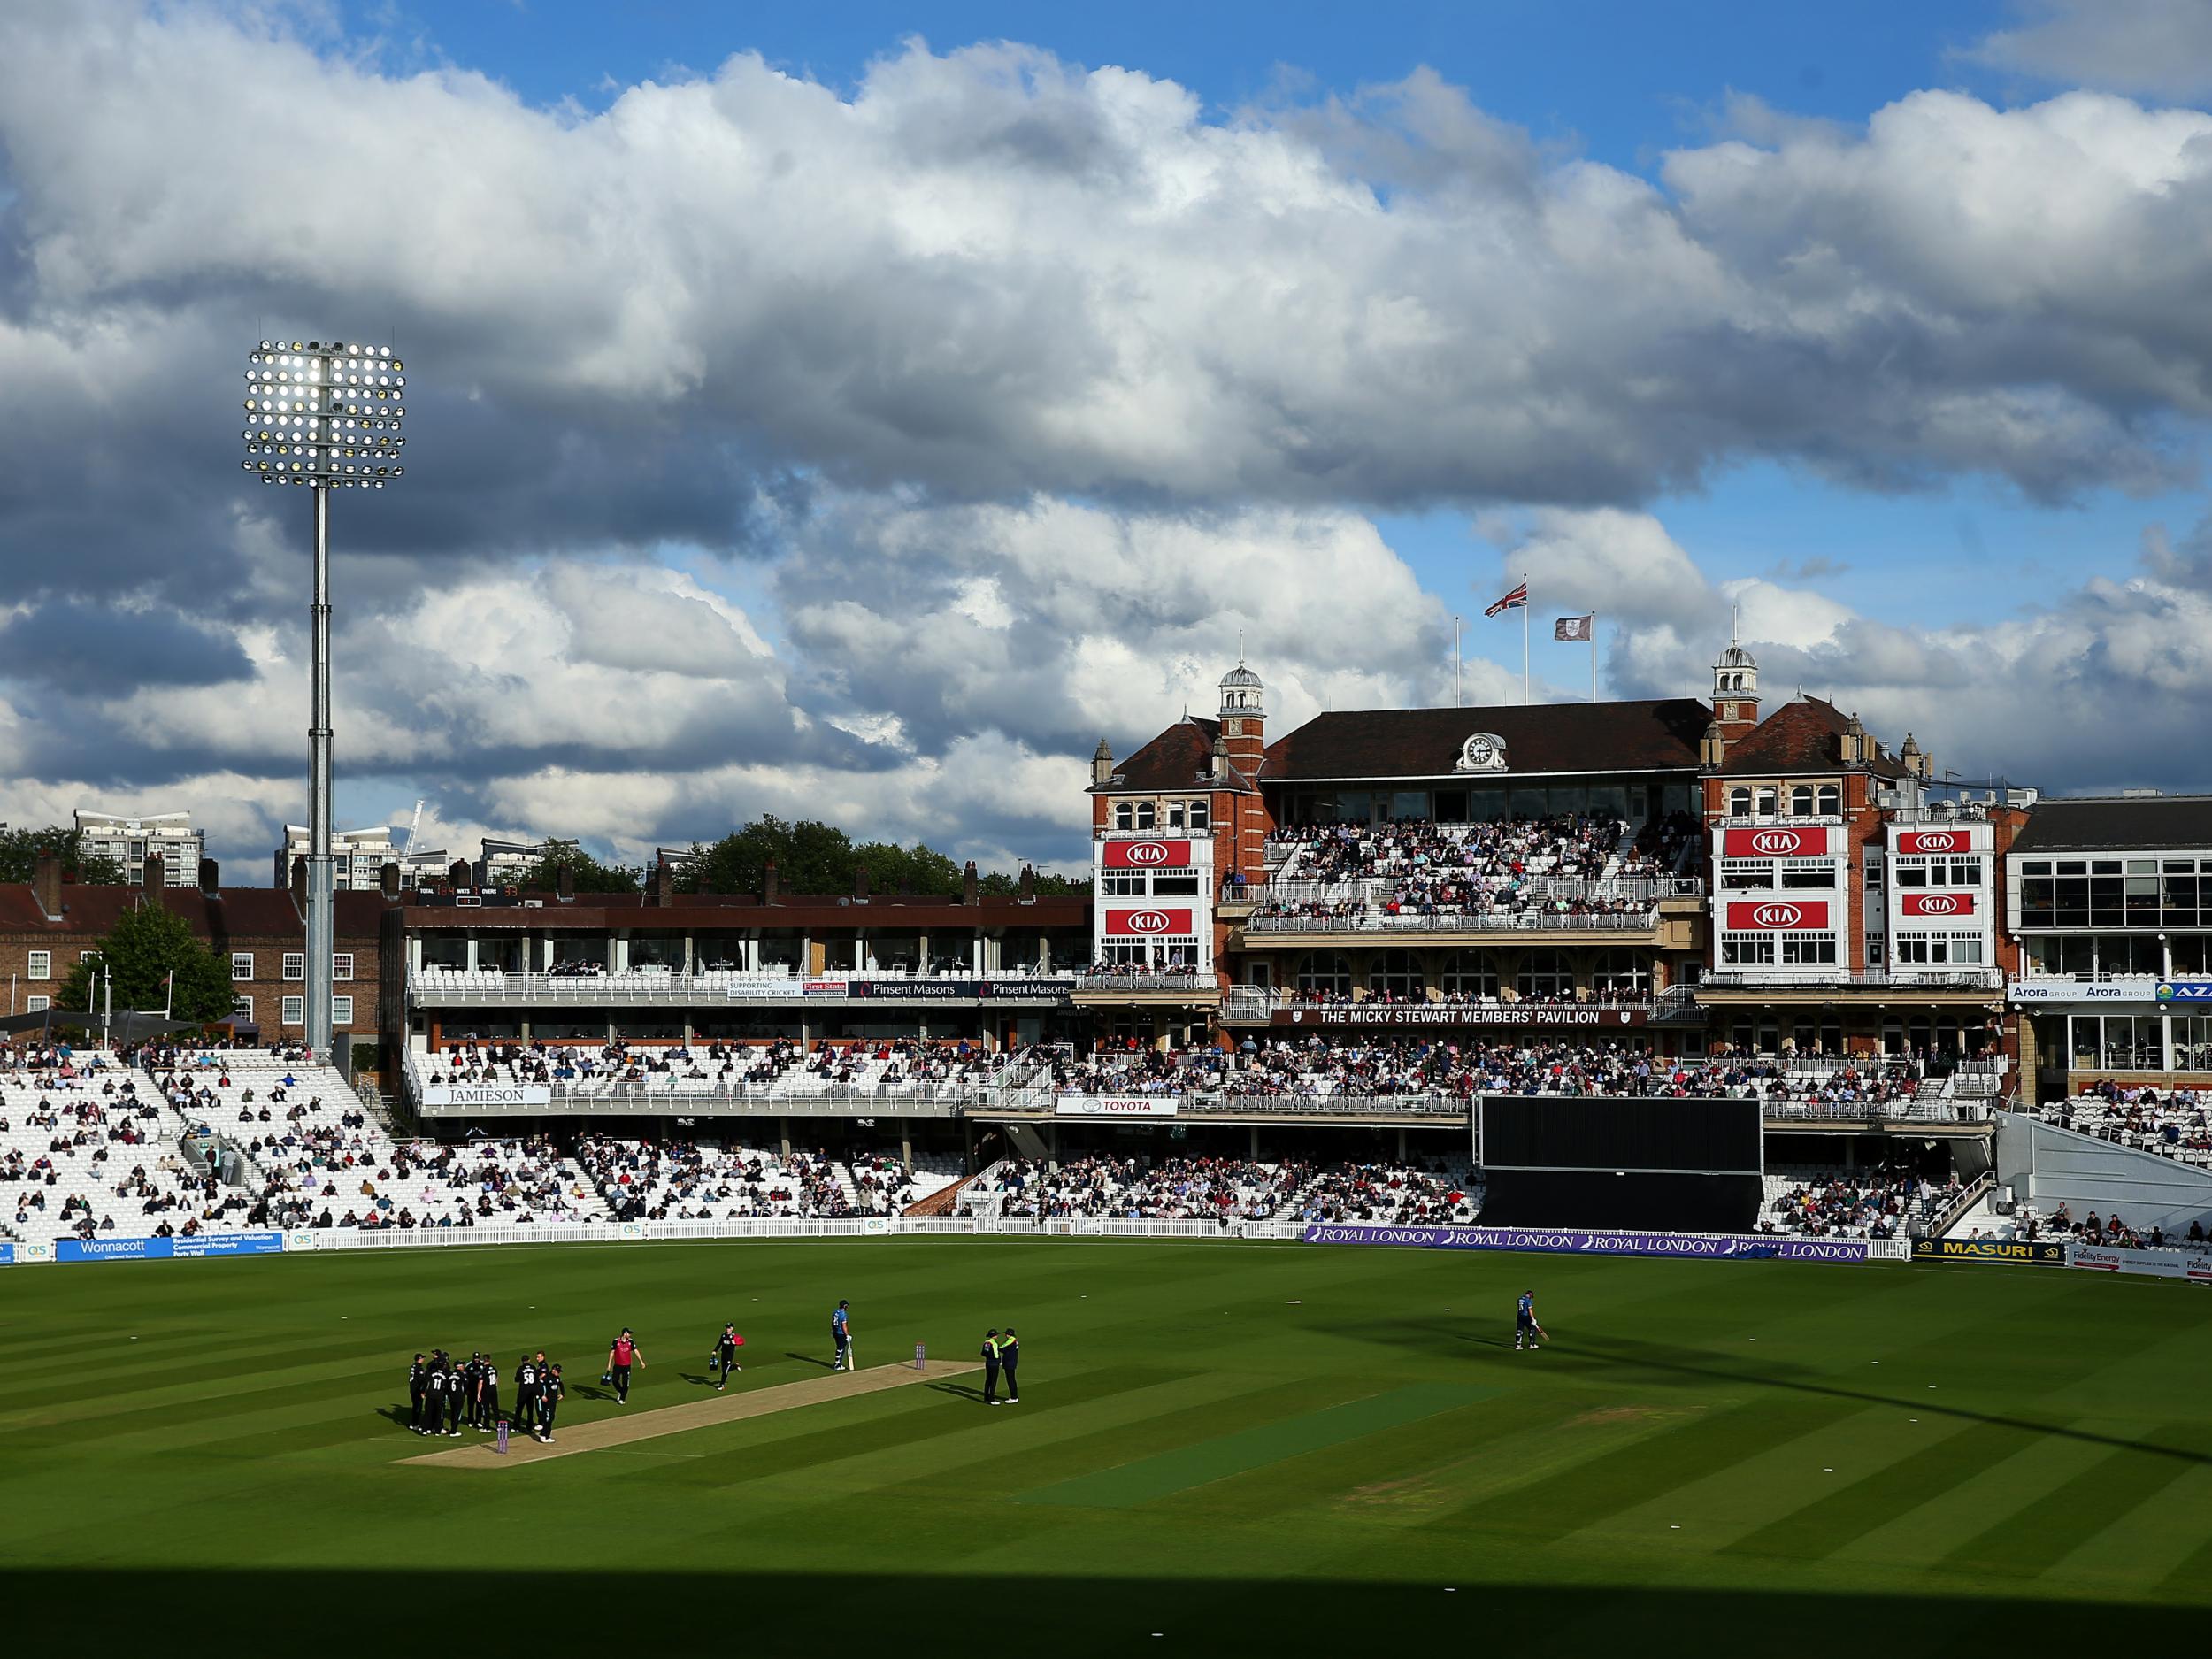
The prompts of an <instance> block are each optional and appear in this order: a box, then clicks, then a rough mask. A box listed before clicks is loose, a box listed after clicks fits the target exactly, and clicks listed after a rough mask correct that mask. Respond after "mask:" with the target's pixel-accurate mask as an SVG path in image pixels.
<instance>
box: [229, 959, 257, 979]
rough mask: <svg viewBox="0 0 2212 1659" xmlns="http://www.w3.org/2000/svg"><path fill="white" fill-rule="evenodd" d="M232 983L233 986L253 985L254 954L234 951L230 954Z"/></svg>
mask: <svg viewBox="0 0 2212 1659" xmlns="http://www.w3.org/2000/svg"><path fill="white" fill-rule="evenodd" d="M230 982H231V983H232V984H233V985H250V984H252V983H253V952H252V951H250V950H234V951H232V952H231V953H230Z"/></svg>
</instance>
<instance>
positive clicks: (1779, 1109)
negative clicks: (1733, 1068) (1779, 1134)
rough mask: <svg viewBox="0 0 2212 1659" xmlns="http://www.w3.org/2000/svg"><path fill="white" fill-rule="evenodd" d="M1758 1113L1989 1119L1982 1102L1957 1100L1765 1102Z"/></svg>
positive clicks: (1887, 1120)
mask: <svg viewBox="0 0 2212 1659" xmlns="http://www.w3.org/2000/svg"><path fill="white" fill-rule="evenodd" d="M1760 1110H1761V1112H1762V1114H1763V1116H1764V1117H1766V1118H1771V1119H1780V1120H1783V1121H1786V1122H1793V1123H1884V1124H1893V1123H1909V1124H1972V1123H1987V1122H1988V1121H1989V1106H1988V1104H1987V1103H1986V1102H1980V1103H1977V1102H1971V1101H1957V1100H1937V1101H1920V1100H1893V1101H1872V1102H1868V1101H1792V1100H1778V1101H1767V1102H1764V1103H1763V1105H1762V1107H1761V1109H1760Z"/></svg>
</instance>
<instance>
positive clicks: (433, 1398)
mask: <svg viewBox="0 0 2212 1659" xmlns="http://www.w3.org/2000/svg"><path fill="white" fill-rule="evenodd" d="M452 1380H453V1379H452V1376H451V1374H450V1373H449V1372H448V1371H447V1370H446V1368H445V1350H444V1349H442V1348H440V1349H436V1350H434V1352H433V1353H432V1354H431V1356H430V1369H429V1371H426V1372H425V1373H424V1376H423V1395H422V1414H423V1431H422V1432H424V1433H425V1434H442V1433H444V1432H445V1396H446V1386H447V1385H448V1384H449V1383H450V1382H451V1381H452Z"/></svg>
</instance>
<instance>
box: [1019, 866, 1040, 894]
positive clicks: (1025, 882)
mask: <svg viewBox="0 0 2212 1659" xmlns="http://www.w3.org/2000/svg"><path fill="white" fill-rule="evenodd" d="M1036 896H1037V872H1036V870H1035V868H1034V867H1033V866H1032V865H1029V864H1024V865H1023V866H1022V885H1021V900H1022V902H1023V903H1024V904H1027V903H1029V902H1032V901H1033V899H1035V898H1036Z"/></svg>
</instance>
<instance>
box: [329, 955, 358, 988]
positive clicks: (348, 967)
mask: <svg viewBox="0 0 2212 1659" xmlns="http://www.w3.org/2000/svg"><path fill="white" fill-rule="evenodd" d="M330 977H331V978H332V979H334V980H336V981H337V982H338V983H339V984H340V985H343V984H345V983H346V981H347V980H349V979H352V978H353V952H351V951H350V950H334V951H332V952H331V953H330Z"/></svg>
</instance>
